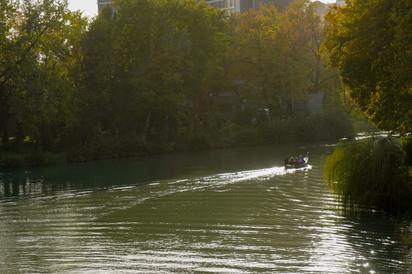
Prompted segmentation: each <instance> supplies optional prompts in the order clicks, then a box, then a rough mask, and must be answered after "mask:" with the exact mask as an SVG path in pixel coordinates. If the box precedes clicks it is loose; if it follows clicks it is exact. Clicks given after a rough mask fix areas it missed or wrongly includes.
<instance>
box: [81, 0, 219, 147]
mask: <svg viewBox="0 0 412 274" xmlns="http://www.w3.org/2000/svg"><path fill="white" fill-rule="evenodd" d="M115 7H116V10H115V11H114V12H113V11H111V10H109V9H107V10H105V11H103V13H102V14H100V15H99V16H98V18H97V19H96V20H95V21H94V22H93V23H92V24H91V26H90V30H89V32H88V33H87V35H86V36H85V38H84V40H83V43H82V56H83V57H82V59H81V60H80V65H79V66H80V69H81V72H80V76H81V77H80V79H79V85H80V87H81V88H80V90H82V92H81V94H79V95H80V96H81V100H82V101H83V103H84V108H83V112H84V113H87V114H88V116H89V115H90V116H89V118H90V117H91V118H90V125H92V126H93V127H94V128H95V133H91V134H101V133H103V134H108V135H110V136H125V135H133V134H135V135H140V136H141V140H143V141H146V139H147V138H148V137H151V140H152V141H154V140H157V139H164V140H163V141H165V142H168V141H173V140H174V136H172V135H173V132H175V131H176V129H177V127H178V126H179V124H182V123H186V124H185V126H189V125H188V124H193V123H194V121H193V120H194V117H196V113H197V112H199V111H200V110H199V109H198V108H197V106H198V104H197V102H198V101H199V100H201V98H203V97H204V96H205V94H207V93H208V92H209V90H210V89H211V88H212V87H213V85H214V84H215V82H216V77H214V76H215V75H217V74H218V73H217V71H218V70H220V64H219V58H220V56H221V53H220V52H221V51H222V50H224V39H223V38H224V35H223V33H224V30H225V28H226V25H225V24H226V22H225V17H224V13H223V12H221V11H219V10H217V9H214V8H213V7H210V6H209V5H206V4H205V3H201V2H195V1H178V0H156V1H152V0H140V1H117V2H115ZM187 113H190V114H191V115H187ZM82 116H84V115H82ZM184 117H186V118H184ZM115 138H117V137H115Z"/></svg>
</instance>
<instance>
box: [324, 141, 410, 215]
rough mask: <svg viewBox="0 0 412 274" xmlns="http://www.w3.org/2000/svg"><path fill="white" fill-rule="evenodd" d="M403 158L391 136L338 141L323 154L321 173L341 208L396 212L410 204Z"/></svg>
mask: <svg viewBox="0 0 412 274" xmlns="http://www.w3.org/2000/svg"><path fill="white" fill-rule="evenodd" d="M405 161H406V155H405V152H404V151H403V150H402V149H401V146H400V144H399V142H398V141H397V140H395V139H393V138H381V139H368V140H364V141H358V142H353V143H352V142H351V143H341V144H339V145H338V146H337V148H336V149H335V150H334V151H333V153H332V154H331V155H329V156H328V157H327V158H326V161H325V165H324V174H325V177H326V180H327V182H328V185H329V187H330V188H331V189H332V190H333V191H334V192H335V193H337V194H338V195H339V196H340V198H341V199H342V202H343V205H344V207H345V208H347V209H351V208H357V207H367V208H375V209H379V210H384V211H392V212H398V211H403V210H406V209H407V208H409V207H410V205H411V203H410V197H411V195H412V189H411V186H410V183H409V182H408V175H407V168H406V162H405Z"/></svg>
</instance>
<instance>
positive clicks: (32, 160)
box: [0, 113, 354, 169]
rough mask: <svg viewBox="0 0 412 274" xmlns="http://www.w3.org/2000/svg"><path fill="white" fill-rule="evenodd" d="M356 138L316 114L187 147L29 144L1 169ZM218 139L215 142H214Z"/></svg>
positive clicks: (6, 156)
mask: <svg viewBox="0 0 412 274" xmlns="http://www.w3.org/2000/svg"><path fill="white" fill-rule="evenodd" d="M342 137H346V138H353V137H354V131H353V127H352V122H351V121H350V120H349V117H346V116H344V117H343V118H342V116H339V115H338V114H336V113H335V114H334V115H332V114H331V113H323V114H320V113H318V114H315V115H312V116H309V117H306V118H304V117H302V118H300V119H295V120H288V121H284V122H282V123H279V124H261V125H259V126H250V127H239V126H236V125H231V126H229V127H228V128H226V129H225V130H224V132H221V133H220V135H218V136H216V135H214V136H210V135H207V134H205V135H203V136H199V135H197V136H194V137H193V139H191V140H188V141H187V145H184V144H176V143H163V144H162V143H157V144H156V143H151V144H150V143H146V144H143V143H141V142H140V141H139V140H140V139H139V138H138V136H130V137H129V138H124V139H123V140H119V139H117V140H110V139H107V138H106V139H105V140H103V139H102V140H96V143H95V145H94V146H92V147H87V148H84V149H83V150H81V151H76V152H73V153H72V154H65V153H56V152H55V153H53V152H43V151H38V150H36V149H35V148H34V146H33V144H30V143H25V146H26V148H25V149H23V150H21V151H20V152H16V151H13V150H10V151H2V152H0V168H3V169H15V168H25V167H36V166H48V165H56V164H67V163H79V162H88V161H95V160H105V159H116V158H133V157H140V156H148V155H156V154H163V153H172V152H181V151H196V150H207V149H226V148H238V147H248V146H260V145H271V144H287V143H296V142H320V141H336V140H337V139H339V138H342ZM213 138H214V139H213Z"/></svg>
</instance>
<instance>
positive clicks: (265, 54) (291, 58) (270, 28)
mask: <svg viewBox="0 0 412 274" xmlns="http://www.w3.org/2000/svg"><path fill="white" fill-rule="evenodd" d="M230 25H231V26H232V29H231V32H230V34H229V36H230V41H231V46H230V48H231V52H230V53H229V54H231V60H232V61H231V66H230V68H231V77H232V81H236V80H241V82H242V83H243V84H242V85H241V88H240V90H241V93H242V96H244V97H249V98H253V99H254V100H255V101H258V102H261V103H262V105H263V107H265V108H270V109H271V113H272V114H273V115H274V116H276V117H277V118H280V117H281V115H286V113H285V112H286V108H287V106H286V104H289V103H291V105H293V101H294V100H295V99H298V98H299V99H303V98H304V97H305V95H306V94H307V93H308V92H312V91H315V92H318V91H319V90H320V89H321V88H324V87H325V86H327V84H328V80H330V79H331V77H330V75H331V72H330V71H328V70H326V69H324V66H323V58H322V56H321V54H320V43H321V41H322V39H323V37H322V30H323V27H322V22H321V21H320V18H319V16H318V15H317V14H316V13H315V12H314V9H313V7H312V5H311V4H310V3H309V2H308V1H295V2H293V3H292V4H290V5H289V7H288V8H287V9H285V10H283V11H282V12H280V11H279V10H278V9H277V8H276V6H274V5H267V6H260V8H259V9H257V10H250V11H248V12H246V13H243V14H239V15H236V16H234V17H233V18H232V22H231V24H230ZM237 89H238V90H239V88H237ZM260 107H262V106H260Z"/></svg>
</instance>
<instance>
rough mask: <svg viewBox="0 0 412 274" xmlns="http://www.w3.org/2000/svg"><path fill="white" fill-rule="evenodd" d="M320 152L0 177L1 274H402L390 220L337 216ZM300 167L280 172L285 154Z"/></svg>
mask: <svg viewBox="0 0 412 274" xmlns="http://www.w3.org/2000/svg"><path fill="white" fill-rule="evenodd" d="M331 148H333V145H332V146H329V145H326V144H307V145H287V146H267V147H253V148H241V149H230V150H216V151H203V152H187V153H175V154H167V155H159V156H151V157H143V158H136V159H122V160H110V161H100V162H93V163H84V164H73V165H66V166H59V167H47V168H35V169H32V170H30V171H29V170H27V171H19V172H17V171H15V172H1V173H0V273H44V272H47V273H79V272H81V273H88V272H89V273H96V272H98V273H99V272H101V273H121V272H124V273H139V272H141V273H170V272H178V273H182V272H183V273H193V272H195V273H208V272H210V273H231V272H233V273H251V272H264V273H273V272H275V273H353V272H355V273H408V272H409V273H410V271H411V270H412V252H411V251H410V250H408V249H407V248H406V247H405V245H404V244H402V242H401V235H400V234H401V232H400V228H399V227H400V226H399V222H401V223H402V222H404V223H405V224H407V223H408V222H410V221H411V220H401V221H399V220H397V221H395V220H392V219H391V218H389V217H386V216H383V215H381V214H377V213H367V212H364V213H358V214H352V215H348V214H343V213H342V212H341V211H340V210H339V201H338V200H337V197H335V196H334V195H333V194H331V193H330V192H329V191H328V190H327V188H326V186H325V184H324V182H323V179H322V160H323V158H324V156H325V154H326V153H328V151H330V150H331ZM306 151H309V152H310V166H309V167H308V168H306V169H301V170H288V171H287V172H286V171H285V170H284V169H283V167H282V164H283V159H284V158H285V157H286V156H287V155H290V154H293V153H295V154H297V153H305V152H306Z"/></svg>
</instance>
